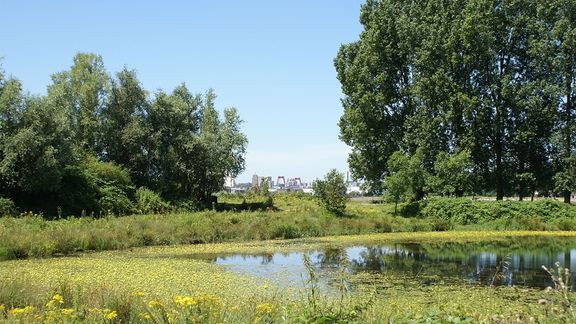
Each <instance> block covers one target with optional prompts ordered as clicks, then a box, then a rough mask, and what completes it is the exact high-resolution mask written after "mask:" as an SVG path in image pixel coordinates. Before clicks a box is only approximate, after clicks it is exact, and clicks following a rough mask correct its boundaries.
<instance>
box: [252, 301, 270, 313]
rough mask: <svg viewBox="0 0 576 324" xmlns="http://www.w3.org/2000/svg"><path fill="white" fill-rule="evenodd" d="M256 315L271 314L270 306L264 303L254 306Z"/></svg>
mask: <svg viewBox="0 0 576 324" xmlns="http://www.w3.org/2000/svg"><path fill="white" fill-rule="evenodd" d="M256 313H259V314H270V313H272V304H269V303H265V304H258V305H257V306H256Z"/></svg>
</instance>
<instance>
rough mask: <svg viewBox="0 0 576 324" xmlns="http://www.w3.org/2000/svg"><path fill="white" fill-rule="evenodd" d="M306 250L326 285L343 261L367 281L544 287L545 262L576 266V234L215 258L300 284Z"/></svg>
mask: <svg viewBox="0 0 576 324" xmlns="http://www.w3.org/2000/svg"><path fill="white" fill-rule="evenodd" d="M304 253H307V254H308V255H309V257H310V259H311V261H312V264H313V268H314V271H315V272H316V274H317V275H318V276H319V278H320V279H321V282H322V283H323V284H326V285H331V284H333V283H334V282H335V280H336V279H335V278H336V277H337V276H338V273H340V272H341V270H342V267H343V266H344V267H345V271H346V273H347V274H348V275H349V276H350V277H351V278H355V277H357V278H363V280H364V281H366V282H372V281H371V280H366V279H371V278H378V279H380V280H384V281H388V282H390V283H391V284H399V283H402V282H406V283H407V282H410V283H416V284H422V285H445V284H454V283H457V284H475V285H495V286H496V285H506V286H522V287H540V288H543V287H547V286H550V285H552V281H551V279H550V276H549V274H547V273H546V272H545V271H544V270H543V269H542V266H543V265H545V266H547V267H548V268H554V264H555V263H556V262H559V263H560V264H561V266H562V267H567V268H569V269H570V271H571V272H576V240H575V239H574V238H550V237H529V238H518V237H515V238H507V239H502V240H497V241H485V242H469V243H446V242H434V243H396V244H371V245H353V246H338V245H334V244H332V245H326V246H324V247H322V248H319V249H317V250H314V251H301V252H291V253H268V254H233V255H217V256H214V257H213V258H212V261H213V262H214V263H216V264H219V265H223V266H224V267H225V268H228V269H230V270H231V271H238V272H242V273H245V274H249V275H252V276H256V277H259V278H262V279H263V280H269V281H273V282H275V283H278V284H280V285H287V284H294V283H296V284H298V283H300V284H301V283H304V282H305V280H306V279H307V271H306V268H305V267H304V264H303V255H304ZM344 260H346V261H344ZM572 279H575V278H574V275H572ZM362 282H363V281H362V280H357V281H356V283H362ZM571 282H574V280H571ZM571 286H572V287H574V285H573V284H571Z"/></svg>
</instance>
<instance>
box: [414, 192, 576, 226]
mask: <svg viewBox="0 0 576 324" xmlns="http://www.w3.org/2000/svg"><path fill="white" fill-rule="evenodd" d="M421 215H422V216H424V217H426V218H428V219H433V220H434V222H439V221H440V220H443V221H446V222H448V223H449V224H451V225H452V226H454V225H470V224H486V223H491V222H498V223H501V224H509V225H511V224H517V225H518V226H519V227H520V228H521V229H528V230H541V229H545V225H544V224H545V223H556V224H557V225H558V227H559V228H571V226H572V225H571V222H573V221H575V220H576V208H575V207H574V206H570V205H568V204H563V203H560V202H557V201H553V200H541V201H535V202H527V201H472V200H470V199H467V198H431V199H429V200H428V201H426V203H425V207H424V208H422V211H421Z"/></svg>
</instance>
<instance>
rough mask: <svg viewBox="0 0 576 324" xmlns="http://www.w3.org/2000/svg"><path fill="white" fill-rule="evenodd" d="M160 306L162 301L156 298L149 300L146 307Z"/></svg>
mask: <svg viewBox="0 0 576 324" xmlns="http://www.w3.org/2000/svg"><path fill="white" fill-rule="evenodd" d="M160 306H162V303H161V302H159V301H157V300H151V301H150V302H148V307H150V308H154V307H160Z"/></svg>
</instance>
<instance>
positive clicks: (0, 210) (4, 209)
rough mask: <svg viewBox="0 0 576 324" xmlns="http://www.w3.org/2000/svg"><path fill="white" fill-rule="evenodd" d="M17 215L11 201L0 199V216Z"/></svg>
mask: <svg viewBox="0 0 576 324" xmlns="http://www.w3.org/2000/svg"><path fill="white" fill-rule="evenodd" d="M17 213H18V210H17V209H16V205H15V204H14V202H13V201H12V199H10V198H2V197H0V216H14V215H16V214H17Z"/></svg>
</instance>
